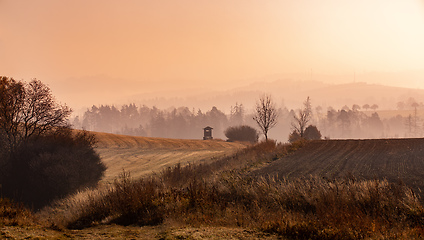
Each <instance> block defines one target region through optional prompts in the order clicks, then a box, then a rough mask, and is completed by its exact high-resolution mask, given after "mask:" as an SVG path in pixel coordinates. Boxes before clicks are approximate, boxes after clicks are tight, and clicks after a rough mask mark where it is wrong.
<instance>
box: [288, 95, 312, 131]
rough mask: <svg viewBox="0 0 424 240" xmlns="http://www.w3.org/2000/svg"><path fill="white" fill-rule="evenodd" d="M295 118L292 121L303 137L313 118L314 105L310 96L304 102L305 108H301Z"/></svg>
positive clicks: (294, 127)
mask: <svg viewBox="0 0 424 240" xmlns="http://www.w3.org/2000/svg"><path fill="white" fill-rule="evenodd" d="M293 118H294V122H292V127H293V129H294V130H295V131H296V132H297V133H298V134H299V135H300V137H301V138H303V137H304V134H305V129H306V127H307V126H308V123H309V122H310V121H311V119H312V106H311V99H310V98H309V97H308V98H306V101H305V102H304V103H303V108H302V109H299V110H298V112H297V114H296V113H295V115H294V116H293Z"/></svg>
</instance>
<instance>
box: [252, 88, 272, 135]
mask: <svg viewBox="0 0 424 240" xmlns="http://www.w3.org/2000/svg"><path fill="white" fill-rule="evenodd" d="M277 118H278V112H277V108H276V107H275V103H274V101H273V100H272V97H271V96H270V95H263V96H262V97H261V98H260V99H259V101H258V102H256V109H255V115H254V116H253V119H254V120H255V121H256V123H257V124H258V125H259V127H260V128H261V131H262V133H263V134H264V135H265V140H266V141H268V131H269V130H270V129H271V128H273V127H274V126H275V125H276V124H277Z"/></svg>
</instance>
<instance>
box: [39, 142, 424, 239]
mask: <svg viewBox="0 0 424 240" xmlns="http://www.w3.org/2000/svg"><path fill="white" fill-rule="evenodd" d="M304 144H305V143H304V142H302V143H295V144H293V145H277V144H276V143H275V142H266V143H260V144H258V145H255V146H252V147H249V148H247V149H245V150H242V151H240V152H239V153H237V154H235V155H234V156H231V157H226V158H222V159H218V160H216V161H214V162H213V163H211V164H200V165H188V166H185V167H182V166H181V165H177V166H175V167H174V168H167V169H165V170H164V171H163V172H161V173H158V174H157V175H155V176H152V177H149V178H143V179H132V178H131V177H130V175H129V174H127V173H123V174H122V175H121V177H120V178H119V179H117V180H116V181H115V182H114V183H113V184H112V185H111V186H107V187H104V188H102V189H98V190H96V191H90V192H87V193H80V195H75V196H73V197H70V198H68V199H66V200H63V201H61V202H58V203H57V204H56V206H54V207H52V208H50V210H45V214H46V215H47V216H49V217H51V219H50V221H51V222H52V224H54V225H56V226H63V227H67V228H85V227H90V226H93V225H96V224H108V223H116V224H123V225H130V224H138V225H157V224H161V223H163V222H165V221H168V222H176V221H178V222H183V223H185V224H187V225H194V226H206V225H208V226H242V227H246V228H256V229H260V230H262V231H265V232H272V233H276V234H280V235H281V236H286V237H291V238H294V239H364V238H374V239H386V238H395V239H396V238H397V239H399V238H410V237H422V236H423V233H424V230H423V223H424V222H423V217H424V211H423V208H422V206H421V204H420V202H419V199H418V198H417V197H416V196H415V195H414V193H413V192H412V191H411V190H410V189H409V188H408V187H406V186H405V185H402V184H401V183H390V182H388V181H379V180H362V181H359V180H356V179H354V178H346V179H337V180H331V181H330V180H327V179H322V178H318V177H312V176H311V177H307V178H304V179H296V180H287V179H283V180H277V179H276V178H270V177H261V178H255V177H251V176H250V175H249V174H248V173H249V171H250V170H251V169H255V168H258V167H260V166H261V165H262V164H266V163H267V162H269V161H272V160H273V159H276V158H278V157H280V156H283V155H285V154H290V152H292V151H295V150H296V149H298V148H300V147H302V146H303V145H304Z"/></svg>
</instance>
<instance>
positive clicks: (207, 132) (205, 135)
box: [203, 126, 213, 140]
mask: <svg viewBox="0 0 424 240" xmlns="http://www.w3.org/2000/svg"><path fill="white" fill-rule="evenodd" d="M212 129H213V128H211V127H209V126H207V127H205V128H203V140H209V139H213V137H212Z"/></svg>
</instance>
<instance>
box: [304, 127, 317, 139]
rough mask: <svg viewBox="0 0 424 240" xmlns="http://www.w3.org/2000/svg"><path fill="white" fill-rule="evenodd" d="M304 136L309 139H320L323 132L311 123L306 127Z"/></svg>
mask: <svg viewBox="0 0 424 240" xmlns="http://www.w3.org/2000/svg"><path fill="white" fill-rule="evenodd" d="M304 137H305V139H307V140H319V139H321V132H320V131H319V130H318V128H317V127H316V126H314V125H309V126H308V127H307V128H306V129H305V133H304Z"/></svg>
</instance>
